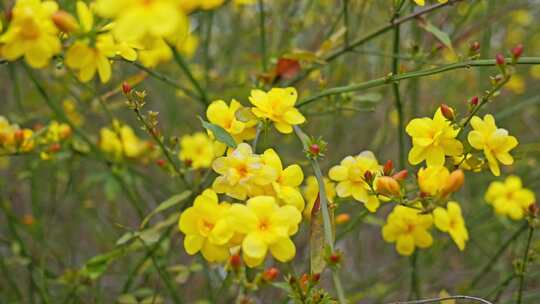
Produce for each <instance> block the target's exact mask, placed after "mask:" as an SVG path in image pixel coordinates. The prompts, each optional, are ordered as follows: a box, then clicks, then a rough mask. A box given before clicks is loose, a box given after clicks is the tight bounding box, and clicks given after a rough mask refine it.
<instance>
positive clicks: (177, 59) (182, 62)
mask: <svg viewBox="0 0 540 304" xmlns="http://www.w3.org/2000/svg"><path fill="white" fill-rule="evenodd" d="M169 48H170V49H171V51H172V53H173V58H174V61H175V62H176V63H177V64H178V66H179V67H180V69H182V71H183V72H184V73H185V74H186V76H187V78H188V80H189V81H190V82H191V84H192V85H193V86H194V87H195V90H196V91H197V92H198V93H199V97H200V100H201V102H202V103H203V104H204V105H208V104H209V103H210V102H209V100H208V96H206V92H205V91H204V89H203V88H202V86H201V84H200V83H199V82H198V81H197V79H195V77H194V76H193V73H191V70H190V68H189V66H188V64H187V62H186V61H185V60H184V57H182V55H181V54H180V53H179V52H178V50H177V49H176V48H175V47H174V46H173V45H169Z"/></svg>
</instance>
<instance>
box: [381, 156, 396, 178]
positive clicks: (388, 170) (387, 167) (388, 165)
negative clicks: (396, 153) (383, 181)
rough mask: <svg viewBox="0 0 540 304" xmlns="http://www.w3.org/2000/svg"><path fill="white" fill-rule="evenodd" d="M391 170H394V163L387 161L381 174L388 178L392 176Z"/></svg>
mask: <svg viewBox="0 0 540 304" xmlns="http://www.w3.org/2000/svg"><path fill="white" fill-rule="evenodd" d="M393 170H394V163H393V162H392V160H390V159H389V160H387V161H386V163H385V164H384V167H383V173H384V175H386V176H389V175H390V174H392V171H393Z"/></svg>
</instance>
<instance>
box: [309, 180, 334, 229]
mask: <svg viewBox="0 0 540 304" xmlns="http://www.w3.org/2000/svg"><path fill="white" fill-rule="evenodd" d="M324 189H325V190H326V199H327V200H328V202H329V203H334V198H335V197H336V188H335V184H334V183H332V182H331V181H330V179H328V178H326V177H325V178H324ZM303 192H304V198H305V199H306V203H307V205H306V207H305V208H304V212H303V214H304V217H305V218H308V219H310V218H311V211H312V210H313V206H314V205H315V201H316V200H317V197H318V196H319V183H318V182H317V178H315V176H309V177H308V178H306V185H305V186H304V189H303Z"/></svg>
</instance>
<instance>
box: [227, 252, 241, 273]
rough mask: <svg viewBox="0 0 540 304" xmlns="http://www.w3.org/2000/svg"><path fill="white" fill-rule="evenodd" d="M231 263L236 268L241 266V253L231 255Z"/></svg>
mask: <svg viewBox="0 0 540 304" xmlns="http://www.w3.org/2000/svg"><path fill="white" fill-rule="evenodd" d="M229 265H231V268H232V269H234V270H237V269H238V268H240V266H242V258H240V255H238V254H234V255H231V257H230V258H229Z"/></svg>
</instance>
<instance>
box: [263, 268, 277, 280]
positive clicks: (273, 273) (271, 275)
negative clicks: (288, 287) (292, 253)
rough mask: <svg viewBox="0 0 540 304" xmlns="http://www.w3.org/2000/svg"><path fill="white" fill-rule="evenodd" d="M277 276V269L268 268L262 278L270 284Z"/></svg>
mask: <svg viewBox="0 0 540 304" xmlns="http://www.w3.org/2000/svg"><path fill="white" fill-rule="evenodd" d="M278 275H279V269H277V268H276V267H270V268H268V269H266V270H265V271H264V273H263V278H264V279H265V280H266V281H268V282H272V281H274V280H275V279H276V278H277V277H278Z"/></svg>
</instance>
